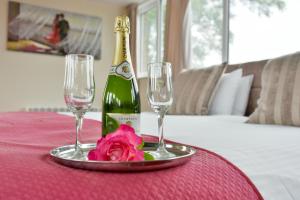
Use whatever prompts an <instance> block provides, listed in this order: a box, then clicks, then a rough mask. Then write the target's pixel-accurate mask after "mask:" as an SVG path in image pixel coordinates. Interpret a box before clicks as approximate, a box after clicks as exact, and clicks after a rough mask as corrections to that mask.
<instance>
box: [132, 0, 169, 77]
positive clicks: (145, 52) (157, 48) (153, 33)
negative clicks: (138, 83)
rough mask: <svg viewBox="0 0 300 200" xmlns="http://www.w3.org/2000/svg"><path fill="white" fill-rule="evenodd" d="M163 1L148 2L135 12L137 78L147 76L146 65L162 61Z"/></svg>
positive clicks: (152, 0)
mask: <svg viewBox="0 0 300 200" xmlns="http://www.w3.org/2000/svg"><path fill="white" fill-rule="evenodd" d="M165 3H166V2H165V0H150V1H147V2H145V3H143V4H141V5H139V6H138V10H137V38H139V39H138V40H137V65H138V67H137V77H138V78H141V77H146V76H147V64H148V63H151V62H160V61H162V59H163V47H164V42H163V40H164V39H163V38H164V21H165Z"/></svg>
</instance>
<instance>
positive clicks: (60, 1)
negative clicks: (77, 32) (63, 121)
mask: <svg viewBox="0 0 300 200" xmlns="http://www.w3.org/2000/svg"><path fill="white" fill-rule="evenodd" d="M18 1H19V2H24V3H30V4H34V5H38V6H43V7H49V8H55V9H61V10H63V11H71V12H76V13H81V14H89V15H94V16H99V17H102V20H103V21H102V24H103V32H102V59H101V60H100V61H96V62H95V66H94V67H95V81H96V98H95V102H94V105H93V107H97V108H100V107H101V105H100V104H101V100H100V98H101V97H102V91H103V88H104V86H105V82H106V77H107V73H108V70H109V67H110V65H111V62H112V56H113V51H114V43H115V38H114V33H113V25H114V18H115V16H117V15H120V14H123V13H124V11H125V9H124V7H121V6H117V5H115V4H108V3H102V2H100V1H97V0H51V1H49V0H18ZM7 9H8V1H7V0H0V111H18V110H22V109H24V108H29V107H65V103H64V100H63V77H64V57H62V56H53V55H41V54H33V53H24V52H13V51H7V50H6V37H7Z"/></svg>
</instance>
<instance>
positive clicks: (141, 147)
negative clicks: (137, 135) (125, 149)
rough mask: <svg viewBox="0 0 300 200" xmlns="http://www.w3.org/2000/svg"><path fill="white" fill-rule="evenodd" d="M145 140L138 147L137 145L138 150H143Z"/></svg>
mask: <svg viewBox="0 0 300 200" xmlns="http://www.w3.org/2000/svg"><path fill="white" fill-rule="evenodd" d="M144 144H145V143H144V140H142V144H140V145H139V146H138V147H137V149H138V150H142V149H143V147H144Z"/></svg>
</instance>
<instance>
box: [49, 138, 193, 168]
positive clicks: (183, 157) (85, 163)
mask: <svg viewBox="0 0 300 200" xmlns="http://www.w3.org/2000/svg"><path fill="white" fill-rule="evenodd" d="M95 147H96V144H81V148H82V150H83V152H84V156H83V157H82V158H80V159H71V158H70V157H71V156H72V155H73V153H74V145H67V146H62V147H58V148H55V149H53V150H51V151H50V155H51V156H52V158H53V159H54V160H55V161H56V162H58V163H60V164H63V165H66V166H69V167H73V168H79V169H87V170H99V171H119V172H134V171H150V170H158V169H164V168H169V167H175V166H179V165H182V164H185V163H186V162H188V161H189V160H190V159H191V157H192V155H194V154H195V153H196V150H195V149H194V148H193V147H190V146H186V145H181V144H166V149H167V150H168V151H169V152H171V153H173V154H175V157H172V158H168V159H164V160H150V161H149V160H146V161H129V162H125V161H121V162H116V161H91V160H88V159H87V157H86V155H87V153H88V152H89V151H90V150H91V149H94V148H95ZM156 147H157V143H151V142H145V144H144V148H143V150H144V151H146V152H150V153H151V151H155V150H156Z"/></svg>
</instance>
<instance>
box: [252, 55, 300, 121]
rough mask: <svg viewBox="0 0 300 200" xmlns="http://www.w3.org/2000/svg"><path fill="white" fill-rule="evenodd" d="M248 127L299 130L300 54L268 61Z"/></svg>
mask: <svg viewBox="0 0 300 200" xmlns="http://www.w3.org/2000/svg"><path fill="white" fill-rule="evenodd" d="M248 122H249V123H259V124H279V125H292V126H300V52H297V53H294V54H290V55H286V56H282V57H279V58H275V59H272V60H269V61H268V63H267V64H266V66H265V67H264V70H263V73H262V91H261V95H260V99H259V100H258V107H257V108H256V109H255V111H254V113H253V114H251V116H250V117H249V120H248Z"/></svg>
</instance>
